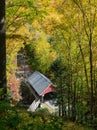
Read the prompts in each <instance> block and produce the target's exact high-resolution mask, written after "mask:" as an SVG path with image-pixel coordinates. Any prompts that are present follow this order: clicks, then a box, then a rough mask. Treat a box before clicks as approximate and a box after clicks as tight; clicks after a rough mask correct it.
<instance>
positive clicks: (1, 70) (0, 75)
mask: <svg viewBox="0 0 97 130" xmlns="http://www.w3.org/2000/svg"><path fill="white" fill-rule="evenodd" d="M0 89H1V92H0V99H3V98H4V97H5V94H6V93H7V88H6V43H5V0H0Z"/></svg>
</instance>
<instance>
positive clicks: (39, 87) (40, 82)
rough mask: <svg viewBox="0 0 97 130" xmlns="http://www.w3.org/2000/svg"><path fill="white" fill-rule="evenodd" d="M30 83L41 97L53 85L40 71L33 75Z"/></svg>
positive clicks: (29, 79)
mask: <svg viewBox="0 0 97 130" xmlns="http://www.w3.org/2000/svg"><path fill="white" fill-rule="evenodd" d="M28 82H29V83H30V85H31V86H32V87H33V88H34V90H35V91H36V92H37V93H38V95H41V94H42V92H43V91H44V90H45V89H46V88H47V87H48V86H50V85H51V84H52V83H51V81H50V80H49V79H48V78H47V77H45V76H44V75H43V74H41V73H40V72H38V71H35V72H34V73H33V74H32V75H30V76H29V77H28Z"/></svg>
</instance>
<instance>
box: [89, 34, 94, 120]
mask: <svg viewBox="0 0 97 130" xmlns="http://www.w3.org/2000/svg"><path fill="white" fill-rule="evenodd" d="M89 49H90V52H89V53H90V85H91V104H90V105H91V107H90V108H91V118H93V117H92V116H93V105H94V104H93V102H94V99H93V97H94V95H93V91H94V89H93V63H92V62H93V61H92V33H90V39H89Z"/></svg>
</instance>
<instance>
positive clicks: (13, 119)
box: [0, 102, 93, 130]
mask: <svg viewBox="0 0 97 130" xmlns="http://www.w3.org/2000/svg"><path fill="white" fill-rule="evenodd" d="M0 115H1V117H0V130H32V129H33V130H56V128H57V129H58V130H93V129H90V128H86V127H83V126H81V125H78V124H76V123H73V122H71V121H66V120H65V119H63V118H61V117H58V116H56V115H51V114H50V113H49V112H48V111H47V109H40V110H38V111H36V112H34V113H32V112H27V111H26V109H25V108H24V106H20V105H19V106H16V107H12V106H10V105H9V103H8V102H0Z"/></svg>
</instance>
